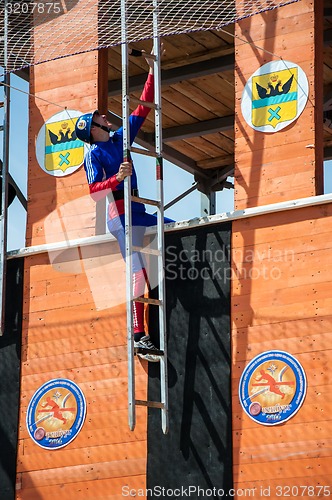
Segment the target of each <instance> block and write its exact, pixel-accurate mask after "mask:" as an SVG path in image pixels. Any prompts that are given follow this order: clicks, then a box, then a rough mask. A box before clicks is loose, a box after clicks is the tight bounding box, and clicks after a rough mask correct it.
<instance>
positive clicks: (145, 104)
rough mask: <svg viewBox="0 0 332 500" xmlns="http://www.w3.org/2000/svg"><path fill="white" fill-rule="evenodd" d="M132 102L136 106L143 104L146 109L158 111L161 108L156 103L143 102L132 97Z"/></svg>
mask: <svg viewBox="0 0 332 500" xmlns="http://www.w3.org/2000/svg"><path fill="white" fill-rule="evenodd" d="M130 100H131V101H132V102H134V103H136V104H141V105H142V106H144V107H146V108H151V109H158V108H159V106H157V105H156V104H155V103H154V102H148V101H141V99H137V98H136V97H131V98H130Z"/></svg>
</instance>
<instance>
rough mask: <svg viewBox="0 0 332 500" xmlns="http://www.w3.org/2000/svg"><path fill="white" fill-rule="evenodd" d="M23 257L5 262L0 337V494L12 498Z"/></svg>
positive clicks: (17, 404)
mask: <svg viewBox="0 0 332 500" xmlns="http://www.w3.org/2000/svg"><path fill="white" fill-rule="evenodd" d="M22 301H23V259H13V260H9V261H8V262H7V275H6V311H5V329H4V334H3V336H2V337H0V498H1V500H13V499H14V498H15V482H16V453H17V439H18V415H19V400H20V359H21V337H22Z"/></svg>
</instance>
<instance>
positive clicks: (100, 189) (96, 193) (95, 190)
mask: <svg viewBox="0 0 332 500" xmlns="http://www.w3.org/2000/svg"><path fill="white" fill-rule="evenodd" d="M119 184H120V182H118V181H117V179H116V174H115V175H112V177H110V178H109V179H106V180H105V181H101V182H92V183H91V184H89V189H90V195H91V198H92V199H93V200H94V201H98V200H101V199H102V198H105V196H106V195H107V194H108V193H109V192H110V191H114V190H115V189H116V187H117V186H118V185H119Z"/></svg>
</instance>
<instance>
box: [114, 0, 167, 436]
mask: <svg viewBox="0 0 332 500" xmlns="http://www.w3.org/2000/svg"><path fill="white" fill-rule="evenodd" d="M158 1H159V0H152V8H153V55H152V56H151V59H152V61H153V63H152V64H153V70H154V71H153V72H154V95H155V102H154V103H146V106H147V107H150V108H152V109H154V113H155V157H156V183H157V198H158V201H155V200H148V199H144V198H138V197H134V196H132V195H131V179H130V176H128V177H127V178H126V179H125V182H124V205H125V237H126V300H127V304H126V305H127V344H128V422H129V427H130V429H131V430H134V428H135V424H136V410H135V406H136V404H141V405H144V406H147V407H151V408H159V409H160V410H161V421H162V430H163V432H164V433H165V434H166V433H167V432H168V427H169V425H168V377H167V351H166V350H167V342H166V310H165V297H166V291H165V243H164V189H163V158H162V114H161V47H160V36H159V5H158ZM127 23H128V18H127V0H121V59H122V116H123V153H124V154H123V159H124V161H129V160H130V151H131V144H130V143H131V141H130V128H129V77H128V53H129V50H128V41H127V40H128V38H127V31H128V30H127V27H128V26H127ZM133 100H134V99H133ZM139 102H141V101H139ZM132 201H137V202H139V203H149V204H150V205H154V206H156V208H157V252H151V253H154V254H156V253H157V257H156V258H157V267H158V299H150V298H145V297H142V298H137V299H134V297H133V273H132V252H133V250H134V248H133V244H132V212H131V202H132ZM135 249H136V248H135ZM133 300H137V301H140V302H144V303H147V304H149V305H152V304H153V305H156V306H158V307H159V343H160V350H159V351H158V352H159V353H160V402H151V401H146V402H143V401H140V400H136V399H135V358H134V355H135V350H134V332H133V330H134V329H133V314H132V309H133Z"/></svg>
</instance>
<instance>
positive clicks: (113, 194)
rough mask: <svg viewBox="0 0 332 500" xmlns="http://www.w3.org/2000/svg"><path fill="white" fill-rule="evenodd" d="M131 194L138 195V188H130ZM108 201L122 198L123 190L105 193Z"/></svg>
mask: <svg viewBox="0 0 332 500" xmlns="http://www.w3.org/2000/svg"><path fill="white" fill-rule="evenodd" d="M131 195H132V196H138V189H132V190H131ZM107 198H108V201H109V202H110V203H111V202H112V201H118V200H123V199H124V190H123V189H121V190H120V189H119V190H118V191H112V192H111V193H109V194H108V195H107Z"/></svg>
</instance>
